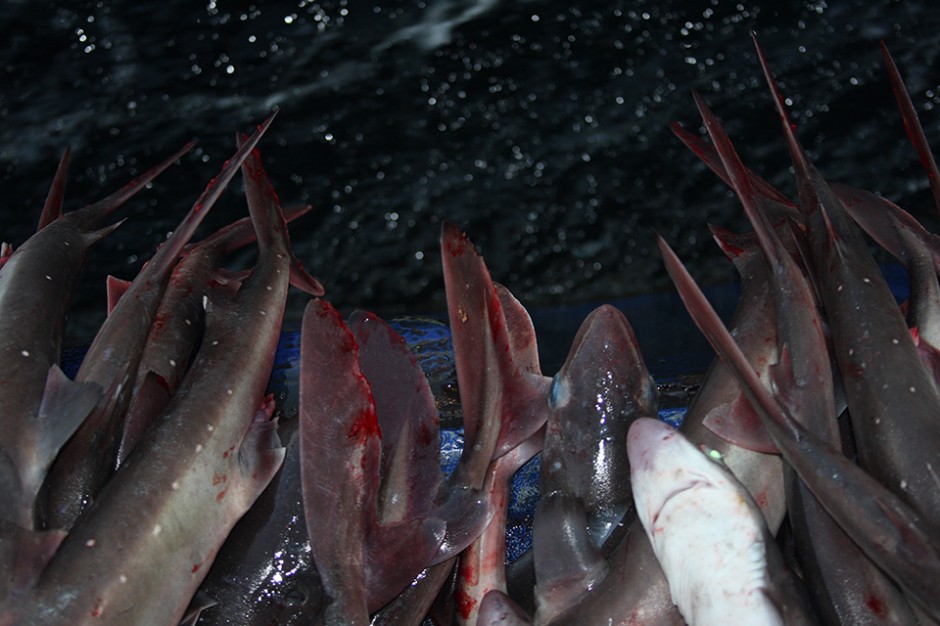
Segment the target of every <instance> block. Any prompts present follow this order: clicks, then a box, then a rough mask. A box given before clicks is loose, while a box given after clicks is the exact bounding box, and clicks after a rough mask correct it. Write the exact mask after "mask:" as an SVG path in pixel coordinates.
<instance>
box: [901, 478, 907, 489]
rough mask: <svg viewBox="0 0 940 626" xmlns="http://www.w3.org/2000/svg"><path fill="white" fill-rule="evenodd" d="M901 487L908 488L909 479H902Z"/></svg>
mask: <svg viewBox="0 0 940 626" xmlns="http://www.w3.org/2000/svg"><path fill="white" fill-rule="evenodd" d="M901 489H907V481H906V480H902V481H901Z"/></svg>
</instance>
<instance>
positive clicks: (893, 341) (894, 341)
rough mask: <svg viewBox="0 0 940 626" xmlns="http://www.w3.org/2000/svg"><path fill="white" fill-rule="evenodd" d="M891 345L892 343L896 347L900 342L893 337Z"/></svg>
mask: <svg viewBox="0 0 940 626" xmlns="http://www.w3.org/2000/svg"><path fill="white" fill-rule="evenodd" d="M891 343H893V344H894V345H898V344H899V343H901V342H900V341H898V338H897V337H895V338H894V339H892V340H891Z"/></svg>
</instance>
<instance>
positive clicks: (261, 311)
mask: <svg viewBox="0 0 940 626" xmlns="http://www.w3.org/2000/svg"><path fill="white" fill-rule="evenodd" d="M258 312H259V313H261V315H267V314H268V312H267V311H265V310H264V309H262V310H260V311H258Z"/></svg>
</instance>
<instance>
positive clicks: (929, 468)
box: [927, 463, 940, 489]
mask: <svg viewBox="0 0 940 626" xmlns="http://www.w3.org/2000/svg"><path fill="white" fill-rule="evenodd" d="M927 471H928V472H930V477H931V478H933V482H934V484H935V485H936V486H937V488H938V489H940V476H937V472H935V471H934V469H933V465H931V464H930V463H927Z"/></svg>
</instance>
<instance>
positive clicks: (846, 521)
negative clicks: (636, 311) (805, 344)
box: [659, 238, 940, 619]
mask: <svg viewBox="0 0 940 626" xmlns="http://www.w3.org/2000/svg"><path fill="white" fill-rule="evenodd" d="M659 247H660V251H661V252H662V254H663V258H664V260H665V261H666V267H667V269H668V270H669V273H670V275H671V276H672V277H673V281H674V282H675V284H676V286H677V287H678V289H679V293H680V295H681V296H682V299H683V301H684V302H685V303H686V308H687V309H688V310H689V313H690V314H691V315H692V317H693V319H694V320H695V322H696V324H697V325H698V326H699V328H700V329H701V330H702V332H703V333H704V334H705V336H706V338H707V339H708V341H709V343H711V344H712V347H713V348H715V351H716V352H717V353H718V354H719V356H720V357H721V358H722V360H723V361H725V363H726V364H728V365H729V366H730V367H732V368H733V370H734V372H735V375H736V376H737V377H738V378H739V380H740V381H741V384H742V387H743V388H744V390H745V392H746V393H747V396H748V399H749V401H750V402H751V405H752V406H753V408H754V409H755V411H756V412H757V415H758V416H759V417H760V419H761V422H762V423H763V424H764V426H765V427H766V428H767V430H768V432H769V433H770V435H771V437H772V438H773V440H774V442H775V443H776V444H777V447H778V448H779V450H780V452H781V453H782V454H783V456H784V458H785V459H786V461H787V463H789V464H790V465H791V466H792V467H793V469H794V470H795V471H796V473H797V474H798V475H799V477H800V478H801V479H802V480H803V481H804V482H805V483H806V485H807V486H808V487H809V488H810V490H811V491H812V493H813V495H814V496H816V498H817V499H818V500H819V502H820V503H821V504H822V505H823V506H824V507H825V508H826V510H827V511H828V512H829V514H830V515H832V517H833V519H835V520H836V522H837V523H838V524H839V525H840V526H841V527H842V528H843V529H844V530H845V532H846V534H848V535H849V536H850V537H851V538H852V540H853V541H855V542H856V543H857V544H858V545H859V547H860V548H862V550H863V551H864V552H865V554H866V555H867V556H868V557H869V558H870V559H871V560H872V561H874V562H875V564H877V565H878V566H879V567H880V568H881V569H882V570H883V571H884V572H885V573H886V574H888V576H889V577H890V578H891V579H892V580H894V582H895V583H897V584H898V586H899V587H900V588H901V590H902V591H903V592H904V594H905V597H906V598H907V599H908V600H909V601H910V602H911V603H913V604H915V605H916V607H917V609H919V610H922V611H924V612H925V613H927V614H928V615H929V616H930V617H931V618H932V619H937V618H938V617H940V598H938V597H937V594H936V589H935V583H934V581H936V580H940V541H938V538H937V531H936V528H935V527H933V526H932V525H931V524H930V523H929V522H928V521H927V520H926V519H924V518H922V517H921V516H920V515H919V514H918V513H917V512H916V511H915V510H914V509H912V508H911V507H910V506H909V505H907V504H906V503H905V502H904V501H903V500H902V499H901V498H899V497H898V496H896V495H895V494H893V493H892V492H891V491H889V490H888V489H886V488H885V487H884V486H882V485H881V484H880V483H879V482H878V481H877V480H875V479H874V478H873V477H871V476H869V475H868V474H866V473H865V472H864V471H863V470H862V469H861V468H859V467H858V466H856V465H854V464H852V463H851V462H850V461H849V460H848V459H846V458H845V457H844V456H842V455H841V454H840V453H839V452H837V451H835V450H834V449H833V448H831V447H830V446H828V445H827V444H826V443H824V442H823V441H822V440H820V439H819V438H818V437H817V436H815V435H814V434H813V433H811V432H809V431H808V430H806V429H805V428H804V427H803V426H801V425H800V424H799V423H798V422H797V421H796V420H794V419H793V418H792V417H791V416H790V415H788V414H787V411H786V409H785V408H784V407H783V406H782V405H780V404H779V403H778V402H777V400H776V399H775V398H774V397H773V396H772V395H771V394H770V392H769V391H767V389H766V388H765V387H764V386H763V384H762V383H761V382H760V381H759V379H758V377H757V375H756V373H755V372H754V370H753V368H752V367H751V366H750V365H749V364H748V363H747V361H746V359H745V358H744V355H743V354H742V353H741V350H740V348H738V345H737V344H736V343H735V340H734V338H732V337H731V335H730V334H729V333H728V331H727V330H726V329H725V328H724V326H723V325H722V323H721V321H720V320H719V319H718V316H717V315H716V314H715V312H714V310H713V309H712V308H711V307H710V305H709V304H708V301H707V300H706V299H705V297H704V295H703V294H702V292H701V290H699V289H698V286H697V285H696V284H695V282H694V281H693V280H692V278H691V276H690V275H689V274H688V272H687V271H686V270H685V268H684V267H683V266H682V263H681V262H680V261H679V259H678V257H676V255H675V253H674V252H673V251H672V250H671V249H670V248H669V246H668V244H666V242H665V241H664V240H663V239H662V238H660V240H659Z"/></svg>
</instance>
